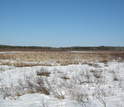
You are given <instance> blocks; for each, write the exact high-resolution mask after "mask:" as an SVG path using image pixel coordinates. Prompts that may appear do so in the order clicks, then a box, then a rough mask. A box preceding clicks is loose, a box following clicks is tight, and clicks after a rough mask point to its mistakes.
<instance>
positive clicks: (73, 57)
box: [0, 51, 124, 66]
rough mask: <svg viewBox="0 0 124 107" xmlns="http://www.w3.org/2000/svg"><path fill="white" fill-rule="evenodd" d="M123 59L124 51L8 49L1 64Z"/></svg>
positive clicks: (2, 56) (0, 59)
mask: <svg viewBox="0 0 124 107" xmlns="http://www.w3.org/2000/svg"><path fill="white" fill-rule="evenodd" d="M113 60H116V61H123V60H124V51H38V52H37V51H6V52H0V64H1V65H14V66H36V65H46V66H50V65H69V64H81V63H88V62H108V61H113Z"/></svg>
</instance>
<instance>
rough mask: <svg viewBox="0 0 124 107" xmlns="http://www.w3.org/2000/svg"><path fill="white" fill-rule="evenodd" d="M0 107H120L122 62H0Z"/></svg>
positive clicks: (122, 105) (123, 78)
mask: <svg viewBox="0 0 124 107" xmlns="http://www.w3.org/2000/svg"><path fill="white" fill-rule="evenodd" d="M0 107H124V62H108V63H107V64H104V63H95V65H94V63H93V64H78V65H67V66H33V67H14V66H5V65H0Z"/></svg>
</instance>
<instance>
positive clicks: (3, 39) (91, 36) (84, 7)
mask: <svg viewBox="0 0 124 107" xmlns="http://www.w3.org/2000/svg"><path fill="white" fill-rule="evenodd" d="M0 44H4V45H5V44H7V45H21V46H53V47H64V46H124V0H0Z"/></svg>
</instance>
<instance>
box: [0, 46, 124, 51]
mask: <svg viewBox="0 0 124 107" xmlns="http://www.w3.org/2000/svg"><path fill="white" fill-rule="evenodd" d="M10 50H11V51H124V47H119V46H116V47H114V46H98V47H81V46H73V47H57V48H56V47H40V46H10V45H0V51H10Z"/></svg>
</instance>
